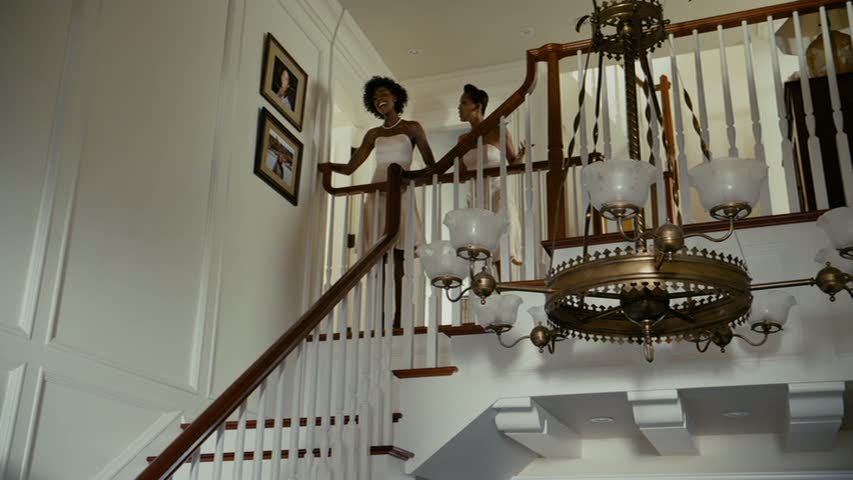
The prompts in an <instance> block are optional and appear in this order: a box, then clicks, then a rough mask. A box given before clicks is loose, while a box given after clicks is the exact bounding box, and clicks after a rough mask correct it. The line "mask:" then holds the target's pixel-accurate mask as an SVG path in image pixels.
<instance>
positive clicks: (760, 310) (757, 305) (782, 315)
mask: <svg viewBox="0 0 853 480" xmlns="http://www.w3.org/2000/svg"><path fill="white" fill-rule="evenodd" d="M796 304H797V299H795V298H794V296H793V295H789V294H787V293H785V292H772V291H771V292H760V293H757V294H756V295H755V297H754V298H753V300H752V311H751V313H750V321H751V322H752V324H753V325H754V324H756V323H762V322H765V321H766V322H772V323H778V324H779V325H785V323H787V322H788V312H789V311H790V310H791V307H793V306H794V305H796Z"/></svg>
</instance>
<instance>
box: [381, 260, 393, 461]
mask: <svg viewBox="0 0 853 480" xmlns="http://www.w3.org/2000/svg"><path fill="white" fill-rule="evenodd" d="M385 278H390V279H392V281H390V282H386V285H385V348H384V358H383V364H382V367H381V375H382V378H383V385H382V391H383V393H384V398H383V402H382V403H383V405H384V406H385V408H383V409H381V410H380V412H381V413H380V417H382V421H383V422H384V423H383V425H384V427H385V428H384V429H383V434H382V441H381V442H380V443H381V444H382V445H391V444H392V433H391V427H392V421H391V414H392V410H393V409H392V406H391V384H392V383H391V377H392V375H393V374H392V372H391V355H392V353H393V346H394V343H393V340H394V312H395V308H396V305H395V301H394V300H395V296H394V292H395V287H394V282H393V279H394V262H388V264H387V265H386V267H385Z"/></svg>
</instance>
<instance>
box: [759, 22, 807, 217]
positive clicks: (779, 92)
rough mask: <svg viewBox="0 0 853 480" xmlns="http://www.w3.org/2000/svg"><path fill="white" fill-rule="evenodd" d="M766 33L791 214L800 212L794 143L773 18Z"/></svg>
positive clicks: (768, 23)
mask: <svg viewBox="0 0 853 480" xmlns="http://www.w3.org/2000/svg"><path fill="white" fill-rule="evenodd" d="M767 33H768V34H769V35H768V41H769V42H770V60H771V63H772V70H773V72H772V74H773V86H774V88H775V92H776V113H777V116H778V125H779V132H780V133H781V135H782V168H783V169H784V170H785V186H786V188H787V192H788V206H789V208H790V209H791V212H792V213H793V212H798V211H800V202H799V198H800V197H799V193H798V192H797V170H796V168H797V167H796V166H795V165H794V143H793V142H792V141H791V139H790V138H789V132H788V112H787V110H786V108H785V91H784V88H783V86H782V72H781V71H780V69H779V49H778V47H777V45H776V26H775V25H774V21H773V17H771V16H768V17H767Z"/></svg>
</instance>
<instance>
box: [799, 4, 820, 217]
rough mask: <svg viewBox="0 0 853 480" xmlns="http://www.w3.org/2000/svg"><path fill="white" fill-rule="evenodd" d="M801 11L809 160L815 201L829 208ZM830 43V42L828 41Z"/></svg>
mask: <svg viewBox="0 0 853 480" xmlns="http://www.w3.org/2000/svg"><path fill="white" fill-rule="evenodd" d="M802 30H803V29H802V25H801V23H800V14H799V12H794V34H795V36H796V39H797V42H796V43H797V58H798V59H799V62H800V88H801V89H802V92H803V111H804V112H805V114H806V129H807V130H808V135H809V139H808V150H809V160H810V163H811V167H812V182H813V187H814V194H815V201H816V202H817V208H818V210H825V209H827V208H829V197H828V196H827V193H826V177H825V176H824V172H823V156H822V155H821V151H820V140H819V139H818V138H817V136H816V135H815V118H814V109H813V108H812V89H811V85H810V84H809V69H808V66H807V65H806V52H805V50H804V47H803V31H802ZM827 43H828V42H827Z"/></svg>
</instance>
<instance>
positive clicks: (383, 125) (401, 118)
mask: <svg viewBox="0 0 853 480" xmlns="http://www.w3.org/2000/svg"><path fill="white" fill-rule="evenodd" d="M402 121H403V117H399V118H397V121H396V122H394V125H391V126H390V127H386V126H385V124H384V123H383V124H382V128H384V129H385V130H391V129H392V128H394V127H396V126H397V125H399V124H400V122H402Z"/></svg>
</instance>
